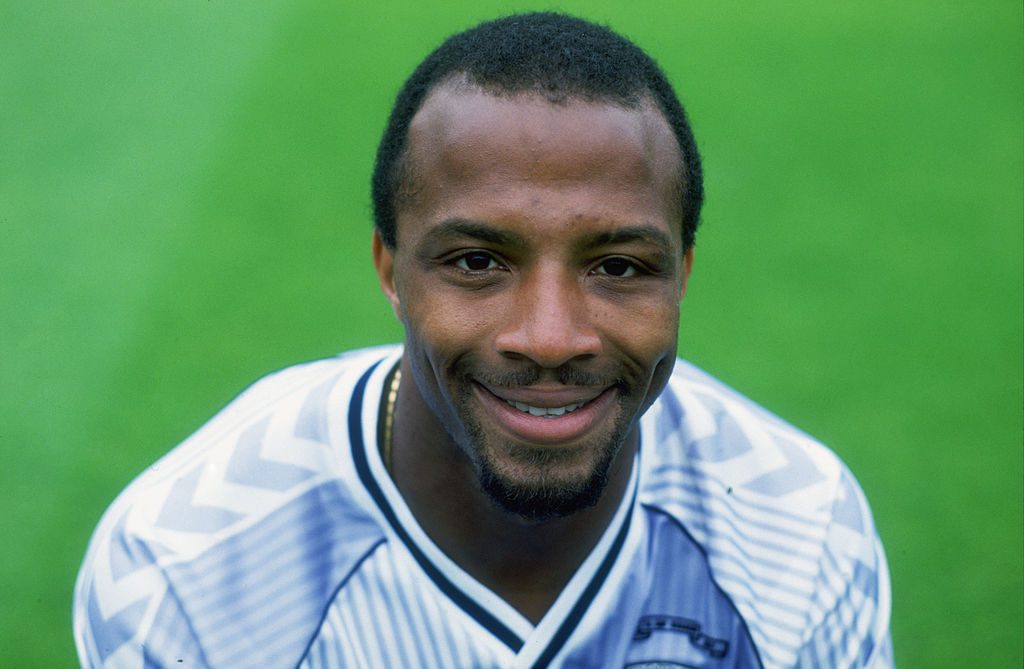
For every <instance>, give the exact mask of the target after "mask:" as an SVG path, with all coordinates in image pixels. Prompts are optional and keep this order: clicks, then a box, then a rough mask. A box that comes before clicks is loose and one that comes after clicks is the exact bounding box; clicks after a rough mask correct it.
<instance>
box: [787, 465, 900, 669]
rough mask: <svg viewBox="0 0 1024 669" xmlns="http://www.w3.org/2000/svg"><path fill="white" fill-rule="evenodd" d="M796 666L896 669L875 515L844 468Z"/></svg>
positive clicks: (808, 668) (886, 578) (886, 574)
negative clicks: (806, 633)
mask: <svg viewBox="0 0 1024 669" xmlns="http://www.w3.org/2000/svg"><path fill="white" fill-rule="evenodd" d="M818 568H819V569H818V577H817V580H816V583H815V594H814V599H813V602H812V606H811V610H810V617H811V623H812V624H811V625H810V627H809V632H808V636H807V638H806V639H805V643H804V644H803V646H802V648H801V650H800V652H799V654H798V658H799V660H798V662H797V666H798V667H801V668H806V669H812V668H816V667H840V668H844V669H845V668H849V669H890V668H891V667H893V666H894V665H893V660H892V642H891V638H890V635H889V614H890V606H891V595H890V590H889V570H888V566H887V565H886V560H885V552H884V551H883V549H882V543H881V540H880V539H879V537H878V534H877V532H876V531H875V526H874V522H873V521H872V518H871V511H870V509H869V508H868V505H867V501H866V500H865V498H864V494H863V492H862V491H861V489H860V487H859V486H858V485H857V482H856V481H855V480H854V478H853V476H852V475H851V474H850V473H849V471H848V470H846V468H845V467H844V468H843V471H842V475H841V477H840V480H839V488H838V490H837V495H836V498H835V502H834V503H833V507H832V520H831V523H830V525H829V528H828V532H827V536H826V540H825V546H824V550H823V552H822V556H821V559H820V562H819V565H818Z"/></svg>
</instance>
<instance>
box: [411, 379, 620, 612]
mask: <svg viewBox="0 0 1024 669" xmlns="http://www.w3.org/2000/svg"><path fill="white" fill-rule="evenodd" d="M402 365H403V380H402V384H401V387H400V389H399V392H398V397H397V401H396V404H395V412H394V423H393V425H394V429H393V432H392V437H393V444H392V449H391V474H392V477H393V478H394V481H395V483H396V485H397V486H398V489H399V491H400V492H401V494H402V496H403V498H404V499H405V501H406V504H408V506H409V508H410V510H411V511H412V513H413V515H414V516H415V517H416V520H417V522H418V523H419V524H420V526H421V527H422V528H423V530H424V531H425V532H426V533H427V535H428V536H430V538H431V539H432V540H433V541H434V543H436V544H437V545H438V547H439V548H441V550H443V551H444V552H445V554H447V555H448V557H450V558H451V559H452V560H453V561H454V562H455V563H456V564H458V565H459V566H460V567H462V568H463V569H464V570H465V571H466V572H467V573H469V574H470V575H472V576H473V577H474V578H476V579H477V580H478V581H480V582H481V583H482V584H484V585H485V586H487V587H488V588H490V589H491V590H492V591H494V592H495V593H496V594H498V595H499V596H500V597H502V598H503V599H504V600H505V601H506V602H508V603H509V604H510V605H512V606H513V607H514V608H516V609H517V610H519V611H520V613H522V614H523V615H524V616H525V617H526V618H527V619H528V620H530V621H531V622H533V623H537V622H538V621H539V620H540V619H541V618H542V617H543V615H544V613H546V612H547V610H548V609H549V608H550V606H551V604H553V603H554V601H555V599H556V598H557V597H558V594H559V593H560V592H561V591H562V589H563V588H564V587H565V585H566V583H567V582H568V581H569V579H570V578H571V577H572V575H573V573H575V571H576V570H577V569H578V568H579V566H580V564H581V563H582V562H583V560H584V559H586V557H587V555H589V554H590V552H591V550H592V549H593V548H594V546H595V545H596V544H597V542H598V540H599V539H600V538H601V535H602V533H603V532H604V530H605V528H607V526H608V524H609V523H610V522H611V519H612V517H613V516H614V515H615V511H616V509H617V508H618V506H619V502H620V501H621V499H622V496H623V494H624V493H625V490H626V487H627V485H628V482H629V477H630V473H631V471H632V465H633V455H634V453H635V452H636V446H637V437H636V434H635V431H634V433H633V434H632V435H631V436H630V438H629V439H628V440H627V443H626V445H624V446H623V448H622V449H621V451H620V452H619V453H618V455H617V457H616V459H615V461H614V462H613V463H612V467H611V470H610V471H609V476H608V484H607V486H606V487H605V489H604V491H603V492H602V494H601V496H600V497H599V499H598V501H597V503H596V504H595V505H594V506H592V507H589V508H586V509H582V510H580V511H578V512H576V513H573V514H572V515H569V516H566V517H557V518H551V519H547V520H542V521H532V520H527V519H524V518H522V517H521V516H518V515H516V514H513V513H510V512H508V511H505V510H504V509H502V508H500V507H499V506H498V505H497V504H496V503H495V502H493V501H492V500H491V499H490V498H489V497H488V496H487V494H486V493H484V492H483V490H482V489H481V487H480V484H479V482H478V474H477V471H476V468H475V467H474V466H473V464H472V462H471V461H470V459H469V458H468V457H467V456H466V455H465V453H464V452H463V450H462V449H461V448H460V447H459V446H458V445H457V444H456V443H455V442H454V441H453V440H452V438H451V437H450V436H449V435H448V433H447V432H446V431H445V430H444V428H443V427H442V426H441V424H440V423H439V422H438V420H437V418H436V416H435V415H434V414H433V412H432V411H431V410H430V409H429V408H428V407H427V406H426V405H425V403H424V402H423V400H422V398H421V397H420V395H419V392H418V390H417V389H416V386H415V383H414V382H413V377H412V374H411V373H410V371H409V370H408V368H407V363H406V362H405V361H403V363H402Z"/></svg>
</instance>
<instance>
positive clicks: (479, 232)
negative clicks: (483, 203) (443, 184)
mask: <svg viewBox="0 0 1024 669" xmlns="http://www.w3.org/2000/svg"><path fill="white" fill-rule="evenodd" d="M455 237H471V238H473V239H479V240H480V241H483V242H488V243H490V244H497V245H500V246H519V247H521V246H526V240H525V239H523V237H522V236H521V235H517V234H514V233H511V232H508V231H505V230H500V229H498V228H495V227H493V226H490V225H487V224H485V223H480V222H479V221H473V220H469V219H466V218H449V219H447V220H445V221H442V222H441V223H440V224H438V225H437V226H435V227H434V228H432V229H431V230H430V232H428V233H427V240H428V241H432V242H434V241H442V240H444V239H451V238H455Z"/></svg>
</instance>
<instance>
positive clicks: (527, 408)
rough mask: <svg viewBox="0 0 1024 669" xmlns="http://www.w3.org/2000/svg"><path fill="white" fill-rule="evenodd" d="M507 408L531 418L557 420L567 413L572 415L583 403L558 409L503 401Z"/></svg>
mask: <svg viewBox="0 0 1024 669" xmlns="http://www.w3.org/2000/svg"><path fill="white" fill-rule="evenodd" d="M505 401H506V402H508V404H509V406H513V407H515V408H516V409H518V410H519V411H522V412H523V413H528V414H530V415H531V416H540V417H542V418H558V417H559V416H564V415H565V414H567V413H572V412H573V411H576V409H579V408H580V407H582V406H583V405H584V404H585V402H576V403H573V404H566V405H565V406H560V407H535V406H533V405H532V404H527V403H526V402H515V401H513V400H505Z"/></svg>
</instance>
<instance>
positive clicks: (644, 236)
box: [584, 225, 672, 251]
mask: <svg viewBox="0 0 1024 669" xmlns="http://www.w3.org/2000/svg"><path fill="white" fill-rule="evenodd" d="M630 242H643V243H646V244H653V245H654V246H659V247H661V248H662V249H664V250H665V251H670V250H671V249H672V240H671V238H670V237H669V236H668V235H667V234H666V233H665V231H664V230H662V229H661V228H658V227H655V226H653V225H628V226H624V227H621V228H615V229H613V230H608V231H607V232H601V233H598V234H596V235H594V236H593V237H592V238H590V239H588V240H587V242H586V243H585V244H584V246H586V247H596V246H605V245H609V244H628V243H630Z"/></svg>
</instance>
